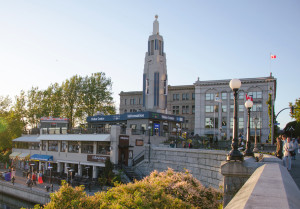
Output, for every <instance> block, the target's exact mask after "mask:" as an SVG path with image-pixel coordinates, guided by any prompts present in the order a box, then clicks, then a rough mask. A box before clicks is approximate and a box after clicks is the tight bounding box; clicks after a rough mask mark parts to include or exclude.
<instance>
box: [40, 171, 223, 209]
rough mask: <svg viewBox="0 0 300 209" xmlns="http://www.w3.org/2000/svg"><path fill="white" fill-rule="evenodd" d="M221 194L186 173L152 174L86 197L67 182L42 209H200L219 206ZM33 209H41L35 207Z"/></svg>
mask: <svg viewBox="0 0 300 209" xmlns="http://www.w3.org/2000/svg"><path fill="white" fill-rule="evenodd" d="M221 198H222V193H221V192H220V191H217V190H216V189H213V188H205V187H204V186H202V185H201V183H200V182H199V181H198V180H197V179H195V178H194V177H193V176H192V175H191V174H190V173H189V172H188V171H185V172H180V173H179V172H174V171H173V170H172V169H170V168H169V169H168V170H167V171H165V172H161V173H159V172H157V171H154V172H152V173H151V174H150V176H148V177H146V178H144V179H143V180H141V181H136V182H134V183H129V184H126V185H125V184H119V185H117V186H116V187H113V188H111V189H109V190H108V191H107V192H98V193H95V195H93V196H88V195H87V194H86V193H85V192H84V188H83V187H82V186H81V187H76V188H72V187H70V186H69V185H68V184H66V182H63V183H62V186H61V188H60V190H59V191H57V192H55V193H53V194H51V201H50V202H49V203H48V204H47V205H45V208H46V209H47V208H49V209H50V208H82V209H83V208H85V209H89V208H90V209H94V208H201V209H215V208H218V207H219V206H220V201H221ZM36 208H40V207H39V206H36Z"/></svg>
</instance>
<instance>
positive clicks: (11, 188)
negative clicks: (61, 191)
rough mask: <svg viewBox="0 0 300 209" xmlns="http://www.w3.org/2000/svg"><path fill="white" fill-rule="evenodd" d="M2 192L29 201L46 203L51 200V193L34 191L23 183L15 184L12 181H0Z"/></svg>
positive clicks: (0, 190)
mask: <svg viewBox="0 0 300 209" xmlns="http://www.w3.org/2000/svg"><path fill="white" fill-rule="evenodd" d="M0 192H1V193H4V194H8V195H11V196H13V197H17V198H20V199H22V200H26V201H28V202H32V203H37V204H41V205H44V204H46V203H48V202H50V195H49V193H47V192H42V191H34V190H31V189H30V188H28V187H26V186H23V185H18V186H17V185H13V184H12V183H10V182H4V181H0Z"/></svg>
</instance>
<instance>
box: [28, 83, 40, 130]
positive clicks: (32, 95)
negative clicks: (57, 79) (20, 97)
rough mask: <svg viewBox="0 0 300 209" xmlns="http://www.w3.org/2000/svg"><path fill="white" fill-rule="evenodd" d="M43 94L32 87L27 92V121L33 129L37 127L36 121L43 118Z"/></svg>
mask: <svg viewBox="0 0 300 209" xmlns="http://www.w3.org/2000/svg"><path fill="white" fill-rule="evenodd" d="M42 99H43V92H42V91H40V90H39V88H38V87H32V88H31V90H29V91H28V92H27V116H26V118H27V121H28V124H29V125H30V126H31V127H32V128H33V127H37V124H38V121H39V119H40V118H41V117H43V116H44V113H43V111H42Z"/></svg>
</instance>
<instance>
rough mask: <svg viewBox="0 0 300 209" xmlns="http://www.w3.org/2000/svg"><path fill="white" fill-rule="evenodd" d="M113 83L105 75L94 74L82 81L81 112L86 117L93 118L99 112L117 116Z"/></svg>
mask: <svg viewBox="0 0 300 209" xmlns="http://www.w3.org/2000/svg"><path fill="white" fill-rule="evenodd" d="M111 85H112V82H111V80H110V78H106V76H105V73H103V72H99V73H93V74H92V75H91V76H90V77H89V76H86V77H85V78H84V79H83V80H82V88H81V103H80V104H81V110H82V112H83V113H85V115H84V116H93V115H94V114H95V113H96V112H97V111H100V112H103V113H104V114H105V115H107V114H115V109H114V106H113V98H112V92H111Z"/></svg>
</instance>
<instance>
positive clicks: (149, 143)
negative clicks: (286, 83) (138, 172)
mask: <svg viewBox="0 0 300 209" xmlns="http://www.w3.org/2000/svg"><path fill="white" fill-rule="evenodd" d="M151 128H152V127H151V126H150V125H149V126H148V132H149V138H148V146H149V153H148V161H149V163H150V145H151V142H150V131H151Z"/></svg>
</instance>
